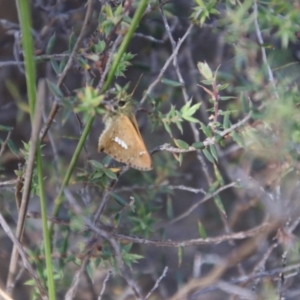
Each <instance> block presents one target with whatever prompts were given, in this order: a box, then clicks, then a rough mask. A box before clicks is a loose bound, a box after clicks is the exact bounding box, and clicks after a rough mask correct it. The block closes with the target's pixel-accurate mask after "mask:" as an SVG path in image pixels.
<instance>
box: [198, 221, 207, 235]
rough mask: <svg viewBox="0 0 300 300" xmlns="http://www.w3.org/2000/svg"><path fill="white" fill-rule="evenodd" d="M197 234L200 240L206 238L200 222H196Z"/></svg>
mask: <svg viewBox="0 0 300 300" xmlns="http://www.w3.org/2000/svg"><path fill="white" fill-rule="evenodd" d="M198 233H199V236H200V237H201V238H203V239H206V238H207V234H206V231H205V228H204V226H203V224H202V223H201V222H200V221H198Z"/></svg>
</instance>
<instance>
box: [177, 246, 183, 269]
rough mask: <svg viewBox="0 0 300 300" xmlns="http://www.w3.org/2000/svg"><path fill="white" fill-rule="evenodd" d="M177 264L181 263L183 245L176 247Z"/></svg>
mask: <svg viewBox="0 0 300 300" xmlns="http://www.w3.org/2000/svg"><path fill="white" fill-rule="evenodd" d="M177 255H178V266H181V263H182V257H183V247H179V248H178V253H177Z"/></svg>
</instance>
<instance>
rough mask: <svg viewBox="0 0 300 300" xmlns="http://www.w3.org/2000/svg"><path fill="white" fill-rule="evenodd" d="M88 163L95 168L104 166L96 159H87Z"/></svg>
mask: <svg viewBox="0 0 300 300" xmlns="http://www.w3.org/2000/svg"><path fill="white" fill-rule="evenodd" d="M89 163H90V164H91V165H92V166H93V167H94V168H95V169H101V170H102V169H103V168H104V166H103V164H102V163H101V162H99V161H97V160H93V159H92V160H89Z"/></svg>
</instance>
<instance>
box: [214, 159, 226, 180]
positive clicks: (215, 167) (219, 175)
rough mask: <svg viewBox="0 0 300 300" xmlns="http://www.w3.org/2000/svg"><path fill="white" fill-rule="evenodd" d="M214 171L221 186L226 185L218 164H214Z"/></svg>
mask: <svg viewBox="0 0 300 300" xmlns="http://www.w3.org/2000/svg"><path fill="white" fill-rule="evenodd" d="M214 171H215V175H216V179H217V181H218V182H219V184H220V185H223V184H224V179H223V177H222V175H221V173H220V171H219V169H218V167H217V165H216V164H214Z"/></svg>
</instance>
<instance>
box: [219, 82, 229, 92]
mask: <svg viewBox="0 0 300 300" xmlns="http://www.w3.org/2000/svg"><path fill="white" fill-rule="evenodd" d="M228 86H229V84H228V83H225V84H222V85H218V90H219V91H222V90H225V89H227V88H228Z"/></svg>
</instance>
